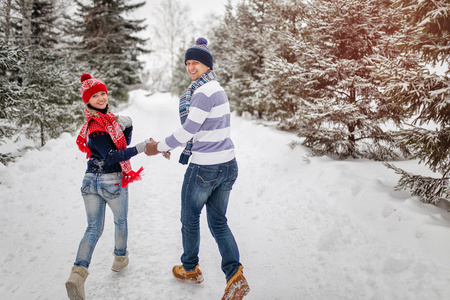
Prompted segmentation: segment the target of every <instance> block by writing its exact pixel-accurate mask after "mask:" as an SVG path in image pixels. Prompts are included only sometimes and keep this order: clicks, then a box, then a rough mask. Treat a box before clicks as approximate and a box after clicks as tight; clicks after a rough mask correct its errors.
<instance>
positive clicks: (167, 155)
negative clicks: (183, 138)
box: [161, 151, 170, 160]
mask: <svg viewBox="0 0 450 300" xmlns="http://www.w3.org/2000/svg"><path fill="white" fill-rule="evenodd" d="M161 153H162V155H163V156H164V158H165V159H168V160H170V152H169V151H166V152H161Z"/></svg>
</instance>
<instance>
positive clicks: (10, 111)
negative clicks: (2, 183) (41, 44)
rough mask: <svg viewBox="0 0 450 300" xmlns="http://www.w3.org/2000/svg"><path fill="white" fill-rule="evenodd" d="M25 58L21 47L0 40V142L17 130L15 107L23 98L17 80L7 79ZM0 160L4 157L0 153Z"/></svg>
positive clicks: (17, 113)
mask: <svg viewBox="0 0 450 300" xmlns="http://www.w3.org/2000/svg"><path fill="white" fill-rule="evenodd" d="M24 59H25V53H24V51H23V49H22V48H21V47H14V46H8V45H6V44H4V43H2V42H0V143H3V142H5V139H6V138H11V137H13V136H14V135H15V134H17V132H18V130H19V129H18V128H17V126H15V124H16V121H17V120H18V119H19V118H20V114H19V112H18V109H17V107H20V105H21V103H20V101H21V99H23V89H22V88H21V87H20V85H19V84H18V82H17V81H13V80H9V79H10V78H9V74H11V72H18V70H19V69H20V64H21V63H20V62H21V61H23V60H24ZM0 158H1V160H0V161H1V162H4V161H3V159H5V158H6V156H4V155H3V154H2V156H1V157H0Z"/></svg>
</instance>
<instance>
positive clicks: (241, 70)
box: [210, 0, 271, 117]
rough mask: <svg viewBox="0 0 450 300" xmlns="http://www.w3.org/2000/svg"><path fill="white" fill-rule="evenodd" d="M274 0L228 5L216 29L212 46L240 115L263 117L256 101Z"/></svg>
mask: <svg viewBox="0 0 450 300" xmlns="http://www.w3.org/2000/svg"><path fill="white" fill-rule="evenodd" d="M269 2H271V1H262V0H248V1H243V2H242V3H239V4H238V5H237V7H236V11H234V9H233V7H232V6H231V5H228V6H227V7H226V14H225V17H224V20H223V22H222V23H221V24H220V25H219V26H218V27H217V28H215V29H214V32H213V37H212V38H211V42H210V45H211V47H210V49H211V51H212V53H214V59H215V67H214V68H216V69H217V70H218V76H219V78H220V80H221V83H222V84H223V86H224V88H225V90H226V91H227V94H228V97H229V99H230V104H231V106H232V108H233V109H234V110H235V111H237V112H238V113H239V114H240V113H243V112H250V113H252V114H256V115H257V116H258V117H261V116H262V111H261V108H260V107H259V105H258V103H256V102H255V101H254V98H253V95H254V93H255V87H254V86H253V84H254V83H255V82H258V81H259V77H260V74H261V73H262V72H263V64H264V55H263V51H264V50H263V49H264V48H265V47H266V42H267V41H266V40H265V39H264V32H265V25H266V23H265V17H266V13H265V12H266V10H267V9H268V8H269V6H270V3H269Z"/></svg>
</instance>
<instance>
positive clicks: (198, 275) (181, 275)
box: [172, 265, 203, 284]
mask: <svg viewBox="0 0 450 300" xmlns="http://www.w3.org/2000/svg"><path fill="white" fill-rule="evenodd" d="M172 273H173V276H175V278H177V279H179V280H181V281H189V282H192V283H195V284H199V283H202V282H203V275H202V271H200V269H199V267H198V265H197V266H195V269H194V270H192V271H186V270H185V269H184V268H183V266H182V265H181V266H175V267H173V269H172Z"/></svg>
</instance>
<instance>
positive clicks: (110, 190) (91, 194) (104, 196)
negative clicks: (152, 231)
mask: <svg viewBox="0 0 450 300" xmlns="http://www.w3.org/2000/svg"><path fill="white" fill-rule="evenodd" d="M121 176H122V175H121V173H117V174H116V173H114V174H95V173H86V174H85V176H84V178H83V185H82V187H81V194H82V196H83V200H84V206H85V208H86V216H87V223H88V226H87V228H86V232H85V233H84V236H83V238H82V239H81V242H80V246H79V247H78V253H77V258H76V260H75V265H77V266H83V267H85V268H88V267H89V264H90V263H91V258H92V253H93V252H94V248H95V245H96V244H97V241H98V239H99V238H100V236H101V235H102V232H103V228H104V224H105V209H106V204H108V206H109V207H110V208H111V210H112V212H113V216H114V225H115V234H114V239H115V247H114V254H115V255H117V256H124V255H125V254H126V251H127V238H128V228H127V214H128V187H126V188H122V186H121V184H122V178H121Z"/></svg>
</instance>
